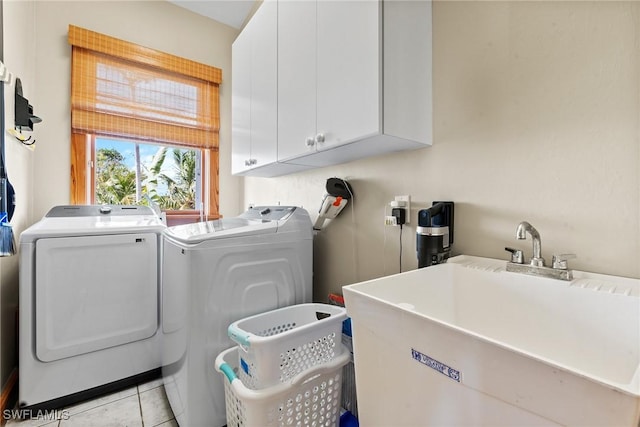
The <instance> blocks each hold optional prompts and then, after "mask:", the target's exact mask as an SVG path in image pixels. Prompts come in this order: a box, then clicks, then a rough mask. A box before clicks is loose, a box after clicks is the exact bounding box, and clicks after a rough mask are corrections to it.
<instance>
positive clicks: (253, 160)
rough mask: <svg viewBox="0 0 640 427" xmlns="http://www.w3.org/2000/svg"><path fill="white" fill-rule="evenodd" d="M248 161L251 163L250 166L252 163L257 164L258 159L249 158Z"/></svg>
mask: <svg viewBox="0 0 640 427" xmlns="http://www.w3.org/2000/svg"><path fill="white" fill-rule="evenodd" d="M249 162H250V163H251V165H252V166H253V165H257V164H258V159H251V160H250V161H249Z"/></svg>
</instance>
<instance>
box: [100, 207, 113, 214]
mask: <svg viewBox="0 0 640 427" xmlns="http://www.w3.org/2000/svg"><path fill="white" fill-rule="evenodd" d="M100 213H101V214H110V213H111V206H100Z"/></svg>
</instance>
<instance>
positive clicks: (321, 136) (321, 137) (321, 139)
mask: <svg viewBox="0 0 640 427" xmlns="http://www.w3.org/2000/svg"><path fill="white" fill-rule="evenodd" d="M323 142H324V133H319V134H317V135H316V143H318V144H322V143H323Z"/></svg>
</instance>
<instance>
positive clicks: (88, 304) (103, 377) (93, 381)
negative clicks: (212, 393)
mask: <svg viewBox="0 0 640 427" xmlns="http://www.w3.org/2000/svg"><path fill="white" fill-rule="evenodd" d="M165 228H166V227H165V225H164V224H163V222H162V221H161V220H160V218H159V217H158V216H157V215H156V214H155V213H154V212H153V211H152V210H151V209H150V208H147V207H145V206H111V205H107V206H57V207H54V208H53V209H51V210H50V211H49V212H48V213H47V214H46V216H45V217H44V218H42V220H40V221H39V222H38V223H36V224H34V225H33V226H31V227H30V228H28V229H27V230H25V231H24V232H23V233H22V234H21V235H20V273H19V274H20V285H19V288H20V289H19V293H20V320H19V326H20V334H19V335H20V337H19V341H20V343H19V404H20V406H21V407H29V408H36V407H43V408H44V407H60V406H63V405H66V404H68V403H70V402H72V401H77V400H81V399H83V398H87V397H91V396H94V395H96V394H99V393H100V392H105V391H109V390H111V389H114V388H116V387H117V386H118V385H120V386H124V385H125V383H126V382H127V381H131V379H132V377H134V376H136V375H139V374H144V373H147V372H149V371H152V370H154V369H155V370H156V375H158V374H159V369H158V368H160V366H161V345H160V339H161V333H160V314H159V289H160V286H159V273H160V247H161V241H162V237H161V236H162V231H163V230H164V229H165Z"/></svg>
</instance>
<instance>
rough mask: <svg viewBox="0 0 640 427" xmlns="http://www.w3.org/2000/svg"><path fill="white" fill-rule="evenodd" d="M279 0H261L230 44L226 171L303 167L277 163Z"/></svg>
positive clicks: (268, 172) (260, 171)
mask: <svg viewBox="0 0 640 427" xmlns="http://www.w3.org/2000/svg"><path fill="white" fill-rule="evenodd" d="M277 22H278V3H277V2H276V1H275V0H266V1H264V2H263V4H262V6H261V7H260V9H258V10H257V11H256V13H255V15H254V16H253V18H252V19H251V21H249V23H248V24H247V25H246V27H245V29H244V30H243V31H242V33H240V35H238V37H237V38H236V40H235V42H234V43H233V47H232V73H231V74H232V84H231V92H232V94H231V128H232V129H231V133H232V144H233V146H232V153H231V172H232V173H233V174H242V175H257V176H275V175H282V174H285V173H290V172H295V171H298V170H300V169H302V168H301V167H300V166H297V165H287V164H279V163H277V161H276V160H277V152H278V86H277V84H278V51H277V49H278V45H277V43H278V28H277Z"/></svg>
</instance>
